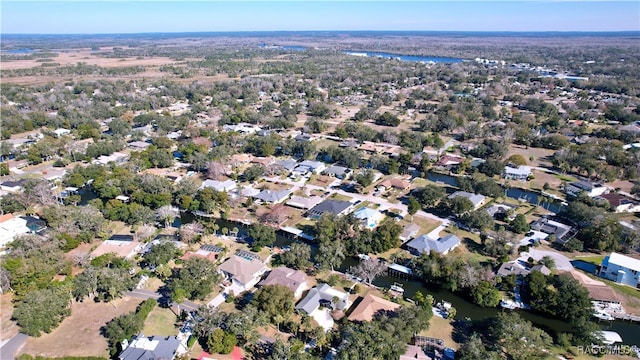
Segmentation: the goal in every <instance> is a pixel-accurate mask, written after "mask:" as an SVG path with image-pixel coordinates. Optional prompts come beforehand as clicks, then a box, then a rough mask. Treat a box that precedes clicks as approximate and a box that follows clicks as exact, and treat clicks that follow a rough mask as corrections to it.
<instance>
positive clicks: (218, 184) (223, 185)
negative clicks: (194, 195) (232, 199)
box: [200, 180, 238, 192]
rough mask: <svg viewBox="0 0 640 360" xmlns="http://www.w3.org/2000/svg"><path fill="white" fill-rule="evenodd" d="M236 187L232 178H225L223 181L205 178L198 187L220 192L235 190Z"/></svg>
mask: <svg viewBox="0 0 640 360" xmlns="http://www.w3.org/2000/svg"><path fill="white" fill-rule="evenodd" d="M237 187H238V185H237V184H236V182H235V181H233V180H225V181H217V180H205V181H204V182H202V185H200V189H204V188H212V189H213V190H215V191H221V192H229V191H232V190H235V189H236V188H237Z"/></svg>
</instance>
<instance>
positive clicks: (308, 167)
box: [293, 160, 327, 175]
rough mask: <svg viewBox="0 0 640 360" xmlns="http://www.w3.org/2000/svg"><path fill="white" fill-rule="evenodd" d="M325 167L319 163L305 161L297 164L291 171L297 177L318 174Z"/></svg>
mask: <svg viewBox="0 0 640 360" xmlns="http://www.w3.org/2000/svg"><path fill="white" fill-rule="evenodd" d="M326 167H327V166H326V165H325V164H324V163H323V162H321V161H313V160H305V161H303V162H301V163H300V164H298V166H297V167H296V168H295V169H293V172H294V173H297V174H299V175H306V174H309V173H314V174H320V173H321V172H322V171H323V170H324V169H326Z"/></svg>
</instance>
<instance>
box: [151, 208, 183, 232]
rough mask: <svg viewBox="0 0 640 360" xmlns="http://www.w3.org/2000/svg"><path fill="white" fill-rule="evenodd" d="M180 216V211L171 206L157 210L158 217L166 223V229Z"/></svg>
mask: <svg viewBox="0 0 640 360" xmlns="http://www.w3.org/2000/svg"><path fill="white" fill-rule="evenodd" d="M179 214H180V211H179V210H178V209H177V208H175V207H173V206H171V205H165V206H162V207H160V208H159V209H158V210H156V216H157V217H158V219H159V220H160V221H163V222H164V227H165V228H168V227H169V225H171V223H172V222H173V220H174V219H175V218H176V217H178V215H179Z"/></svg>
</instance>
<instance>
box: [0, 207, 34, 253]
mask: <svg viewBox="0 0 640 360" xmlns="http://www.w3.org/2000/svg"><path fill="white" fill-rule="evenodd" d="M30 232H31V229H29V227H28V226H27V220H26V219H23V218H19V217H14V216H13V214H4V215H1V216H0V249H2V248H4V247H5V246H6V245H7V244H9V243H10V242H12V241H13V240H14V239H15V238H16V236H20V235H24V234H28V233H30Z"/></svg>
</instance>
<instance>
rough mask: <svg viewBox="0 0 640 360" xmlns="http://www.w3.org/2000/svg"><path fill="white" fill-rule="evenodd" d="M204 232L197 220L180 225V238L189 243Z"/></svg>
mask: <svg viewBox="0 0 640 360" xmlns="http://www.w3.org/2000/svg"><path fill="white" fill-rule="evenodd" d="M202 233H204V226H203V225H202V224H200V223H199V222H192V223H188V224H186V225H182V227H180V239H181V240H182V241H184V242H186V243H191V242H192V241H193V240H194V239H195V238H196V237H197V236H198V235H201V234H202Z"/></svg>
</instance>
